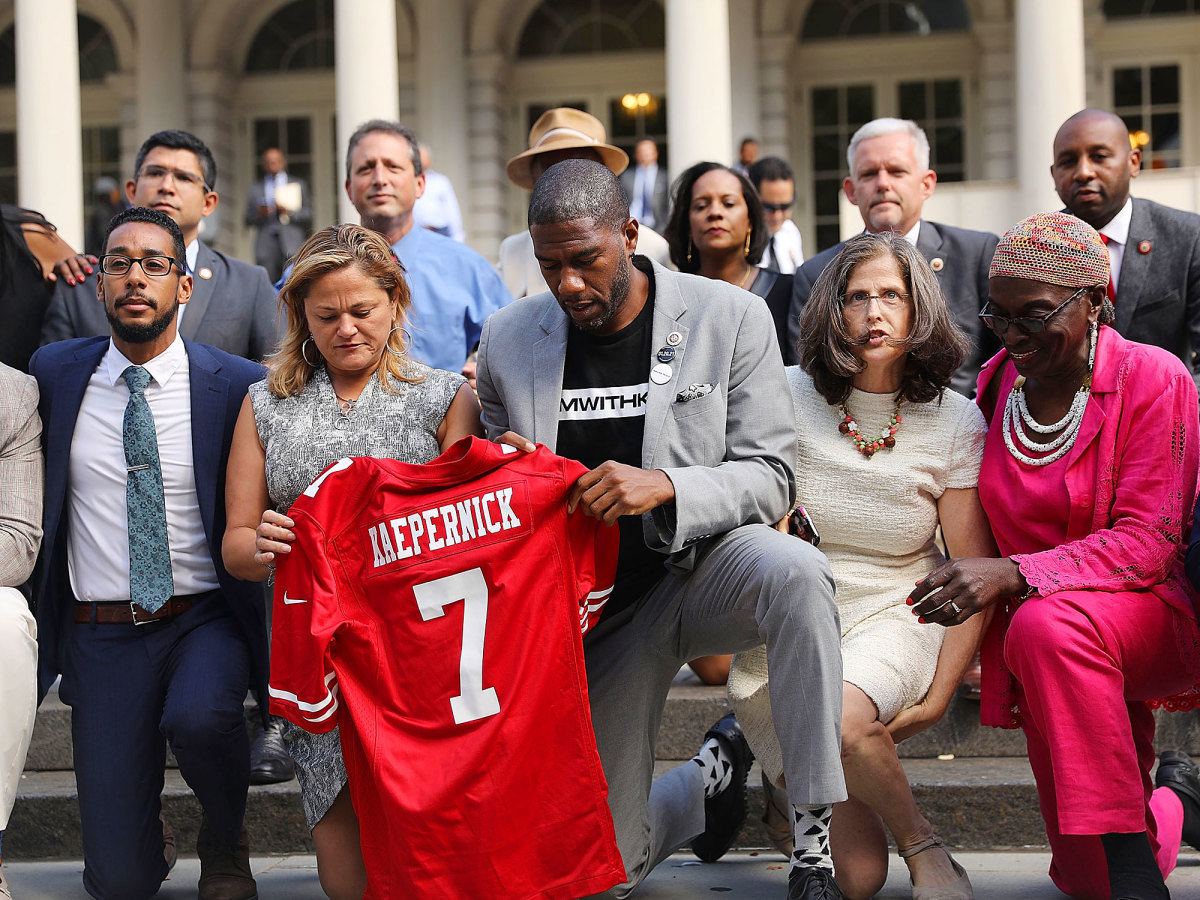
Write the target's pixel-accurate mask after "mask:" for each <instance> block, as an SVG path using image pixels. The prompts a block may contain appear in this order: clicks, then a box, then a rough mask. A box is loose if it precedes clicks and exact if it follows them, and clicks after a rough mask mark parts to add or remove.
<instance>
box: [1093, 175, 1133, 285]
mask: <svg viewBox="0 0 1200 900" xmlns="http://www.w3.org/2000/svg"><path fill="white" fill-rule="evenodd" d="M1132 218H1133V198H1132V197H1129V198H1128V199H1126V201H1125V205H1124V206H1122V207H1121V211H1120V212H1119V213H1117V214H1116V215H1115V216H1113V217H1112V218H1111V219H1110V220H1109V222H1108V224H1107V225H1105V226H1104V227H1103V228H1101V229H1100V233H1101V234H1102V235H1104V236H1105V237H1106V238H1108V265H1109V268H1110V269H1111V271H1112V283H1113V285H1115V286H1120V284H1121V263H1122V261H1124V259H1125V245H1126V244H1128V243H1129V222H1130V220H1131V219H1132Z"/></svg>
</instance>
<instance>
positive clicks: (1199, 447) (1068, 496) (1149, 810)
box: [909, 213, 1200, 900]
mask: <svg viewBox="0 0 1200 900" xmlns="http://www.w3.org/2000/svg"><path fill="white" fill-rule="evenodd" d="M1108 273H1109V260H1108V252H1107V250H1106V249H1105V247H1104V245H1103V244H1102V243H1101V242H1100V239H1099V236H1098V235H1097V233H1096V232H1095V231H1093V230H1092V229H1091V228H1090V227H1088V226H1087V225H1085V224H1084V223H1083V222H1081V221H1080V220H1078V219H1076V218H1074V217H1072V216H1068V215H1066V214H1063V213H1048V214H1044V215H1038V216H1034V217H1032V218H1030V219H1026V220H1025V221H1023V222H1020V223H1018V224H1017V225H1016V226H1014V227H1013V228H1012V230H1011V231H1009V233H1008V234H1006V235H1005V236H1004V239H1003V240H1002V241H1001V242H1000V245H999V247H998V248H997V249H996V254H995V258H994V259H993V261H992V267H991V273H990V274H991V290H990V297H989V299H988V304H987V306H986V307H985V309H984V311H983V312H982V313H981V314H980V316H981V318H982V319H983V320H984V321H985V322H986V323H987V324H988V325H989V326H990V327H991V328H992V329H993V330H994V331H995V332H996V334H997V335H998V336H999V337H1000V339H1001V340H1002V341H1003V343H1004V349H1003V350H1001V352H1000V353H998V354H997V355H996V356H995V357H994V358H993V359H992V360H991V361H990V362H989V363H988V364H987V366H986V367H985V368H984V370H983V372H982V373H981V374H980V377H979V398H980V399H979V403H980V406H981V407H982V409H983V411H984V415H985V416H986V417H987V418H988V420H989V423H990V427H989V432H988V437H987V442H986V444H985V449H984V456H983V466H982V470H981V472H980V477H979V497H980V500H981V501H982V503H983V507H984V510H985V511H986V513H987V515H988V519H989V521H990V523H991V526H992V531H993V533H994V534H995V537H996V542H997V544H998V545H999V548H1000V552H1001V554H1002V555H1003V556H1002V558H1000V559H959V560H952V561H951V562H948V563H946V564H945V565H943V566H941V567H939V568H938V569H936V570H934V571H933V572H932V573H931V574H930V575H929V576H928V577H926V578H925V579H923V580H922V581H920V582H919V583H918V584H917V587H916V589H915V590H914V591H913V593H912V595H911V597H910V598H909V603H910V604H913V612H914V614H916V615H918V616H920V617H921V618H922V619H923V620H924V621H927V622H930V623H940V624H943V625H957V624H961V623H963V622H965V621H966V620H967V619H968V618H970V617H971V616H973V615H975V614H976V613H977V612H979V611H980V610H982V609H985V608H987V607H988V606H991V605H993V604H996V615H995V616H994V618H993V620H992V624H991V626H990V628H989V630H988V633H987V636H986V637H985V640H984V648H983V667H984V682H983V722H984V724H988V725H998V726H1001V727H1010V728H1011V727H1016V726H1017V725H1020V726H1021V727H1022V728H1023V729H1024V731H1025V736H1026V740H1027V743H1028V748H1029V761H1030V764H1031V765H1032V767H1033V772H1034V776H1035V778H1036V779H1037V787H1038V796H1039V799H1040V802H1041V810H1042V817H1043V818H1044V819H1045V822H1046V833H1047V835H1048V836H1049V839H1050V846H1051V849H1052V851H1053V860H1052V862H1051V865H1050V877H1051V878H1052V879H1053V880H1054V883H1055V884H1056V885H1058V887H1059V888H1060V889H1061V890H1062V891H1063V892H1064V893H1066V894H1068V895H1070V896H1072V897H1077V898H1087V900H1109V898H1136V900H1146V898H1165V897H1169V894H1168V892H1167V889H1166V886H1165V884H1164V878H1165V876H1166V875H1167V874H1169V873H1170V872H1171V870H1172V869H1173V868H1174V866H1175V857H1176V855H1177V854H1178V852H1179V845H1180V840H1181V835H1184V834H1186V835H1187V836H1188V837H1189V839H1195V837H1196V835H1197V833H1198V830H1200V805H1197V803H1196V799H1195V798H1196V797H1200V780H1197V774H1196V769H1195V767H1194V766H1193V765H1191V762H1190V760H1188V759H1187V757H1186V756H1184V755H1182V754H1164V760H1163V764H1162V765H1161V766H1160V769H1159V776H1158V782H1159V784H1160V785H1164V786H1163V787H1160V788H1159V789H1158V790H1153V789H1152V785H1151V781H1150V769H1151V766H1152V765H1153V762H1154V750H1153V738H1154V718H1153V715H1152V712H1151V707H1152V706H1155V705H1157V704H1158V703H1159V702H1161V701H1162V700H1163V699H1164V698H1172V697H1176V695H1180V694H1182V693H1186V692H1190V691H1191V690H1192V689H1193V687H1194V685H1196V683H1197V681H1198V680H1200V678H1198V676H1200V629H1198V628H1197V607H1198V605H1200V596H1198V595H1197V593H1196V591H1195V590H1194V589H1193V588H1192V586H1191V584H1190V583H1189V582H1188V580H1187V577H1186V575H1185V573H1184V549H1185V545H1184V535H1185V534H1186V533H1187V531H1188V529H1189V527H1190V523H1191V517H1192V505H1193V503H1194V502H1195V500H1196V479H1197V469H1198V466H1200V440H1198V437H1197V430H1198V424H1200V423H1198V420H1197V415H1196V409H1197V398H1196V389H1195V385H1194V383H1193V381H1192V378H1191V375H1190V374H1189V373H1188V371H1187V370H1186V369H1185V368H1184V366H1183V365H1182V363H1180V362H1179V360H1178V359H1176V358H1175V357H1174V356H1172V355H1170V354H1168V353H1166V352H1165V351H1163V350H1160V349H1158V348H1156V347H1150V346H1146V345H1143V344H1135V343H1132V342H1130V341H1126V340H1125V339H1123V338H1122V337H1121V336H1120V335H1119V334H1117V332H1115V331H1113V330H1112V329H1111V328H1109V327H1107V323H1108V322H1111V321H1112V315H1113V310H1112V304H1111V303H1110V302H1109V301H1108V300H1107V298H1106V294H1105V289H1106V286H1107V284H1108V277H1109V274H1108ZM1173 702H1174V703H1175V704H1177V705H1178V704H1184V705H1190V704H1191V701H1189V700H1187V699H1182V700H1181V699H1179V698H1178V697H1176V699H1175V700H1174V701H1173ZM1189 842H1190V841H1189Z"/></svg>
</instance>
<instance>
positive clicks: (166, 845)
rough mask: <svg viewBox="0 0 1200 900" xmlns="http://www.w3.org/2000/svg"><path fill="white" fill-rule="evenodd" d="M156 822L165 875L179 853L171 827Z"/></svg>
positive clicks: (162, 820)
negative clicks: (160, 826)
mask: <svg viewBox="0 0 1200 900" xmlns="http://www.w3.org/2000/svg"><path fill="white" fill-rule="evenodd" d="M158 821H160V822H161V823H162V831H163V859H165V860H166V861H167V874H170V872H171V870H172V869H173V868H175V863H177V862H178V861H179V851H178V850H177V849H175V832H173V831H172V830H171V826H170V825H168V824H167V820H166V819H164V818H163V817H162V816H159V817H158ZM0 896H2V895H0Z"/></svg>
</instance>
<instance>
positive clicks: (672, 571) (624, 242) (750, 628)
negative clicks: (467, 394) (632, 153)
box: [478, 159, 846, 898]
mask: <svg viewBox="0 0 1200 900" xmlns="http://www.w3.org/2000/svg"><path fill="white" fill-rule="evenodd" d="M529 224H530V233H531V235H532V237H533V245H534V251H535V253H536V255H537V258H538V261H539V263H540V265H541V269H542V272H543V274H544V275H545V278H546V282H547V284H548V286H549V288H550V292H549V293H542V294H538V295H535V296H531V297H526V298H523V299H520V300H517V301H516V302H515V303H513V304H512V305H510V306H507V307H505V308H504V309H501V310H500V311H499V312H497V313H495V314H494V315H492V317H491V318H490V319H489V320H488V323H487V324H486V325H485V326H484V329H483V336H482V338H481V341H480V349H479V380H478V386H479V399H480V401H481V402H482V404H483V415H484V421H485V424H486V425H487V428H488V433H489V436H490V437H492V438H493V439H500V440H504V441H505V442H506V443H510V444H513V445H515V446H518V447H523V448H524V449H528V450H531V449H533V447H532V444H530V441H537V442H540V443H542V444H544V445H546V446H547V447H549V448H550V449H551V450H554V451H555V452H557V453H559V454H560V455H562V456H566V457H570V458H573V459H578V460H580V461H581V462H583V463H584V464H585V465H587V466H589V468H590V469H591V471H589V472H588V473H587V474H586V475H584V476H582V477H581V478H580V479H579V481H578V482H577V483H576V484H575V486H574V487H573V489H572V492H571V495H570V498H569V505H570V508H571V509H572V511H573V510H575V509H576V508H582V510H583V511H584V512H585V513H586V514H587V515H590V516H595V517H596V518H599V519H602V520H604V521H605V522H608V523H613V522H618V523H619V526H620V529H621V557H620V564H619V566H618V570H617V581H616V587H615V589H614V590H613V593H612V596H611V599H610V600H609V601H608V605H607V607H606V608H605V613H604V617H603V618H602V619H601V621H600V623H599V625H598V626H597V627H596V628H594V629H593V630H592V631H591V632H590V633H589V634H588V635H587V636H586V637H585V639H584V651H585V655H586V657H587V672H588V690H589V693H590V697H591V705H592V722H593V725H594V727H595V731H596V742H597V744H598V746H599V750H600V759H601V761H602V762H603V764H604V771H605V775H606V776H607V779H608V786H609V794H608V801H609V807H610V809H611V811H612V815H613V821H614V825H615V826H616V833H617V844H618V846H619V848H620V850H621V855H622V858H623V859H624V863H625V869H626V873H627V875H628V879H629V880H628V881H627V882H626V883H625V884H624V885H621V886H619V887H617V888H614V889H613V891H612V893H611V895H610V896H614V897H625V896H628V895H629V894H630V893H631V892H632V891H633V889H634V888H635V887H636V886H637V885H638V884H639V883H640V882H641V881H642V879H644V878H645V877H646V875H647V874H648V873H649V872H650V870H651V869H653V868H654V866H655V865H656V864H658V863H659V862H660V861H662V860H663V859H665V858H666V857H667V856H668V855H669V854H670V853H671V852H672V851H674V850H675V849H677V848H678V847H680V846H682V845H684V844H686V843H688V842H689V841H691V842H692V849H693V850H694V851H695V852H696V854H697V855H698V856H699V857H700V858H701V859H704V860H714V859H716V858H718V857H719V856H721V854H723V853H724V852H725V851H726V850H727V849H728V848H729V847H730V846H731V845H732V843H733V841H734V839H735V838H736V836H737V833H738V831H739V830H740V828H741V825H742V822H743V820H744V818H745V815H746V800H745V796H746V793H745V792H746V788H745V783H746V772H747V769H748V767H749V764H750V753H749V748H748V747H747V746H746V743H745V739H744V738H743V737H742V735H741V729H740V728H739V727H738V725H737V722H736V720H735V719H733V718H732V715H730V716H727V717H726V718H724V719H722V720H721V721H720V722H718V723H717V724H716V725H715V726H714V727H713V729H711V730H710V731H709V732H708V734H707V735H705V742H704V745H703V746H702V747H701V750H700V752H699V753H698V754H697V756H696V757H695V759H694V760H692V761H690V762H687V763H684V764H683V765H681V766H679V767H677V768H676V769H674V770H672V771H671V772H669V773H667V774H666V775H664V776H663V777H661V778H659V779H658V780H657V781H655V782H654V783H653V784H651V781H652V778H653V771H654V745H655V739H656V736H657V731H658V727H659V723H660V720H661V716H662V710H663V706H664V704H665V702H666V696H667V690H668V688H669V687H670V684H671V680H672V677H673V676H674V675H675V673H676V672H677V671H678V670H679V668H680V666H681V665H683V663H684V662H686V661H687V660H689V659H692V658H694V657H696V656H701V655H705V654H713V653H731V652H737V651H740V650H746V649H749V648H751V647H754V646H757V645H761V644H763V643H764V642H765V644H766V647H767V655H768V660H769V664H770V667H771V698H772V701H773V705H774V706H775V709H776V711H777V712H776V720H775V725H776V728H777V731H778V735H779V740H780V743H781V745H782V747H783V752H784V757H785V760H784V770H785V773H786V776H787V785H788V793H789V795H790V796H791V797H792V798H793V799H794V800H796V801H797V803H798V804H799V805H797V807H796V811H795V820H796V823H797V824H796V828H795V834H796V848H797V852H796V854H795V856H794V857H793V859H792V869H791V872H790V873H789V892H788V897H789V898H826V897H840V896H841V893H840V891H838V889H837V886H836V884H835V883H834V881H833V877H832V863H831V861H830V858H829V841H828V828H829V817H830V810H831V806H832V804H833V803H835V802H837V801H840V800H844V799H845V798H846V789H845V783H844V781H843V778H842V770H841V762H840V759H839V730H838V729H839V722H840V717H841V683H840V682H841V656H840V653H839V649H838V618H837V611H836V609H835V607H834V603H833V578H832V576H831V574H830V572H829V568H828V566H827V565H826V563H825V560H824V557H823V556H822V555H821V554H820V553H819V552H818V551H816V550H815V549H814V548H813V547H811V546H810V545H808V544H806V543H803V542H801V541H798V540H796V539H795V538H793V537H789V536H788V535H785V534H781V533H779V532H778V531H775V530H774V529H773V528H772V527H771V525H772V523H774V522H777V521H778V520H779V519H781V518H782V517H783V516H784V515H786V514H787V512H788V510H789V509H790V508H791V504H792V503H794V502H795V497H794V492H795V490H794V471H793V468H794V460H795V454H796V433H795V424H794V423H795V417H794V414H793V411H792V408H791V400H790V396H791V395H790V392H789V390H788V387H787V381H786V378H785V376H784V371H783V365H782V361H781V359H780V355H779V346H778V343H777V342H776V341H775V339H774V326H773V325H772V322H771V317H770V315H769V314H768V312H767V309H766V307H765V306H763V305H762V303H761V302H758V301H757V298H755V297H753V296H751V295H750V294H747V293H746V292H744V291H741V290H738V289H737V288H735V287H732V286H730V285H728V284H725V283H724V282H721V281H715V280H711V279H707V278H700V277H697V276H693V275H683V274H678V273H675V272H671V271H669V270H667V269H665V268H663V267H662V266H659V265H657V264H655V263H651V262H650V261H649V260H647V259H646V258H645V257H641V256H637V257H634V256H633V250H634V247H635V245H636V243H637V227H638V226H637V222H636V221H635V220H633V219H631V218H629V208H628V205H627V204H626V203H625V201H624V199H623V196H622V193H621V189H620V186H619V185H618V182H617V179H616V176H615V175H613V173H612V172H611V171H609V170H608V169H607V168H605V167H604V166H603V165H601V164H600V163H597V162H594V161H591V160H579V159H572V160H566V161H564V162H561V163H558V164H557V165H554V166H552V167H551V168H550V169H549V170H547V172H546V173H545V174H544V175H543V176H542V177H541V179H540V180H539V181H538V183H537V186H536V187H535V188H534V192H533V197H532V199H531V201H530V205H529Z"/></svg>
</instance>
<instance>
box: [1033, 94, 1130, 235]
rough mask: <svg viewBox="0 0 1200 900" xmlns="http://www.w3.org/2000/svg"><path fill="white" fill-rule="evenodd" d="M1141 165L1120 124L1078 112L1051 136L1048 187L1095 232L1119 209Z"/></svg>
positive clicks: (1104, 115)
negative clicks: (1052, 146)
mask: <svg viewBox="0 0 1200 900" xmlns="http://www.w3.org/2000/svg"><path fill="white" fill-rule="evenodd" d="M1141 167H1142V151H1141V150H1139V149H1137V148H1134V147H1131V146H1130V143H1129V129H1128V128H1127V127H1126V125H1125V122H1124V121H1123V120H1122V119H1121V117H1120V116H1117V115H1115V114H1113V113H1111V112H1108V111H1107V110H1104V109H1082V110H1080V111H1079V112H1077V113H1075V115H1073V116H1071V117H1070V118H1069V119H1067V120H1066V121H1065V122H1063V124H1062V126H1061V127H1060V128H1059V129H1058V133H1057V134H1056V135H1055V136H1054V162H1053V163H1051V165H1050V175H1051V176H1052V177H1053V178H1054V189H1055V190H1056V191H1058V196H1059V199H1060V200H1062V202H1063V204H1064V205H1065V206H1066V207H1067V209H1068V210H1069V211H1070V212H1071V213H1073V214H1074V215H1076V216H1078V217H1079V218H1081V219H1083V221H1085V222H1087V223H1088V224H1089V225H1091V226H1092V227H1093V228H1095V229H1097V230H1099V229H1100V228H1103V227H1104V226H1105V225H1107V224H1108V223H1109V222H1110V221H1112V218H1113V216H1115V215H1116V214H1117V213H1119V212H1120V211H1121V208H1122V207H1123V206H1124V205H1125V203H1126V201H1127V200H1128V199H1129V182H1130V179H1132V178H1136V177H1137V174H1138V172H1140V171H1141Z"/></svg>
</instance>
